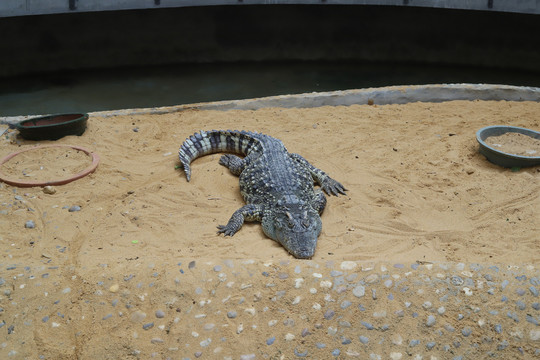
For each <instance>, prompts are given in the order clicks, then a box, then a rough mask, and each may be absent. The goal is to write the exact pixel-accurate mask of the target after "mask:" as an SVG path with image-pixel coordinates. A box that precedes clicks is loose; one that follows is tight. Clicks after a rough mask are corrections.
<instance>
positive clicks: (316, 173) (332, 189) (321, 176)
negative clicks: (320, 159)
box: [290, 154, 347, 196]
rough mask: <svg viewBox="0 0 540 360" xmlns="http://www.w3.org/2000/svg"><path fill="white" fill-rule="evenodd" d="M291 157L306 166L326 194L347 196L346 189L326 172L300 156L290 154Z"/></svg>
mask: <svg viewBox="0 0 540 360" xmlns="http://www.w3.org/2000/svg"><path fill="white" fill-rule="evenodd" d="M290 155H291V157H292V158H293V159H294V160H296V161H297V162H299V163H300V164H302V165H303V166H305V167H306V168H307V169H308V170H309V172H310V173H311V177H312V178H313V180H315V182H317V184H319V186H320V187H321V188H322V189H323V190H324V192H325V193H327V194H328V195H334V196H338V195H339V194H343V195H345V191H347V189H345V187H344V186H343V185H341V184H340V183H339V182H337V181H336V180H334V179H332V178H331V177H330V176H328V175H327V174H326V173H325V172H324V171H322V170H321V169H318V168H316V167H315V166H313V165H311V164H310V163H309V162H308V161H307V160H306V159H304V158H303V157H302V156H301V155H299V154H290Z"/></svg>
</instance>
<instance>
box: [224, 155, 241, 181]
mask: <svg viewBox="0 0 540 360" xmlns="http://www.w3.org/2000/svg"><path fill="white" fill-rule="evenodd" d="M219 163H220V164H221V165H223V166H225V167H226V168H227V169H229V170H230V171H231V173H233V174H234V175H236V176H239V175H240V173H241V172H242V170H244V167H245V166H246V164H245V161H244V159H242V158H240V157H238V156H236V155H230V154H226V155H223V156H222V157H221V158H220V159H219Z"/></svg>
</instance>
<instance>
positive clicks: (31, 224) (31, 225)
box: [24, 220, 36, 229]
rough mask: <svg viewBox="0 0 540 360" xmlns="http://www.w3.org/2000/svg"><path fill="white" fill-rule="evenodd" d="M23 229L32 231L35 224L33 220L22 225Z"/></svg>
mask: <svg viewBox="0 0 540 360" xmlns="http://www.w3.org/2000/svg"><path fill="white" fill-rule="evenodd" d="M24 227H25V228H27V229H33V228H35V227H36V223H35V222H34V220H28V221H27V222H26V223H24Z"/></svg>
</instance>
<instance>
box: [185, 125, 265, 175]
mask: <svg viewBox="0 0 540 360" xmlns="http://www.w3.org/2000/svg"><path fill="white" fill-rule="evenodd" d="M257 135H258V134H257V133H252V132H248V131H237V130H226V131H225V130H210V131H202V130H201V132H200V133H195V134H193V135H191V136H190V137H189V138H187V139H186V141H184V143H183V144H182V146H181V147H180V149H179V150H178V157H179V158H180V162H181V164H182V167H183V168H184V172H185V173H186V178H187V181H189V180H191V167H190V164H191V162H192V161H193V160H195V159H196V158H199V157H201V156H204V155H208V154H214V153H219V152H232V153H236V154H241V155H247V154H248V153H249V152H250V151H251V150H252V149H253V148H254V147H258V146H260V145H261V144H260V141H259V139H257V138H256V136H257Z"/></svg>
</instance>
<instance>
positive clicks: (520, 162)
mask: <svg viewBox="0 0 540 360" xmlns="http://www.w3.org/2000/svg"><path fill="white" fill-rule="evenodd" d="M508 132H514V133H519V134H523V135H527V136H530V137H532V138H534V139H540V133H539V132H538V131H534V130H531V129H525V128H520V127H516V126H504V125H496V126H488V127H485V128H483V129H480V130H478V132H477V133H476V140H477V141H478V143H479V144H480V153H481V154H482V155H484V156H485V157H486V158H487V159H488V160H489V161H491V162H492V163H494V164H496V165H499V166H503V167H507V168H512V167H527V166H536V165H540V156H521V155H515V154H509V153H505V152H502V151H500V150H497V149H494V148H492V147H491V146H489V145H488V144H486V143H485V140H486V139H487V138H488V137H490V136H499V135H503V134H505V133H508Z"/></svg>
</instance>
